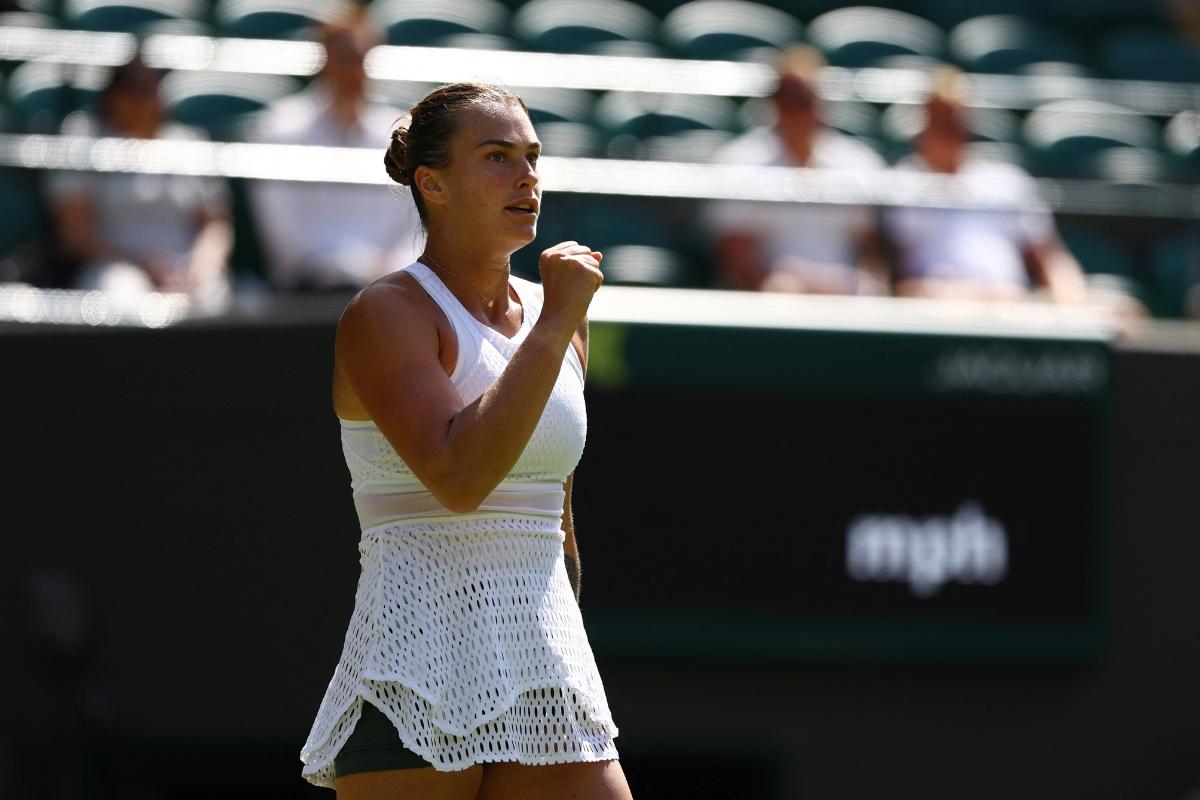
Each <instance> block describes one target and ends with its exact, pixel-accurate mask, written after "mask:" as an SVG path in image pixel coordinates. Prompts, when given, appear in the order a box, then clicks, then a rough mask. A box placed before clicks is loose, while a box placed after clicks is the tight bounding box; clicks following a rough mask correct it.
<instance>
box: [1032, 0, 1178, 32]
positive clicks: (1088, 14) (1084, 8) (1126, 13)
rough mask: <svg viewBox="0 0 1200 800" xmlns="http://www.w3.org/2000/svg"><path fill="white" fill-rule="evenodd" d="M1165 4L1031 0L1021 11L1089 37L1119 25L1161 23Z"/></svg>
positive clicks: (1156, 1) (1127, 0)
mask: <svg viewBox="0 0 1200 800" xmlns="http://www.w3.org/2000/svg"><path fill="white" fill-rule="evenodd" d="M1166 6H1167V3H1165V2H1161V1H1160V0H1152V1H1148V2H1140V1H1139V0H1051V1H1050V2H1043V1H1042V0H1033V2H1031V3H1030V4H1029V7H1028V8H1026V9H1025V11H1024V12H1022V13H1023V14H1025V15H1026V16H1030V17H1036V18H1038V19H1042V20H1045V21H1047V22H1050V23H1052V24H1054V25H1057V26H1059V27H1060V28H1062V29H1063V30H1068V31H1071V32H1072V33H1074V34H1075V35H1077V36H1080V37H1087V38H1089V39H1090V38H1094V37H1095V36H1096V35H1098V34H1100V33H1103V32H1104V31H1111V30H1115V29H1118V28H1130V27H1137V26H1140V25H1163V24H1165V23H1167V21H1168V19H1167V13H1166Z"/></svg>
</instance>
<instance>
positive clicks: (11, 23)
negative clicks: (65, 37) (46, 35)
mask: <svg viewBox="0 0 1200 800" xmlns="http://www.w3.org/2000/svg"><path fill="white" fill-rule="evenodd" d="M0 27H5V28H57V27H58V18H57V17H55V16H54V15H52V14H41V13H38V12H35V11H5V12H3V13H0Z"/></svg>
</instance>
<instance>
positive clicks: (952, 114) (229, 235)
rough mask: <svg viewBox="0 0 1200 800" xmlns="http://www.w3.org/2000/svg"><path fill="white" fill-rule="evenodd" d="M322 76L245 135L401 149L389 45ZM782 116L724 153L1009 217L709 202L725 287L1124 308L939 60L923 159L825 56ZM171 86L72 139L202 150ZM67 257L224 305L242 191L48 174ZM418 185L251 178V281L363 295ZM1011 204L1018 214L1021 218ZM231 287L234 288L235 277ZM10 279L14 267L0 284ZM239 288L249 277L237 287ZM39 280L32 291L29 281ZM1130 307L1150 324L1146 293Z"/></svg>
mask: <svg viewBox="0 0 1200 800" xmlns="http://www.w3.org/2000/svg"><path fill="white" fill-rule="evenodd" d="M316 38H317V39H318V40H319V41H320V43H321V45H322V48H323V51H324V55H325V60H324V65H323V67H322V68H321V70H320V73H319V75H318V76H317V78H316V79H315V80H314V81H313V82H312V83H311V84H310V85H309V86H308V88H306V89H304V90H303V91H301V92H299V93H297V94H294V95H290V96H287V97H285V98H283V99H281V100H277V101H275V102H274V103H273V104H271V105H270V106H269V107H268V108H266V109H265V110H264V111H263V112H262V113H260V114H258V115H257V116H256V122H255V124H254V126H253V129H252V130H250V131H249V132H248V133H247V135H246V138H247V139H248V140H250V141H255V142H262V143H277V144H288V145H320V146H333V147H354V148H375V149H378V150H379V151H380V152H382V151H383V149H384V148H385V147H386V145H387V142H388V138H389V134H390V131H391V130H392V129H393V128H394V127H395V126H396V125H397V124H399V123H401V122H402V121H403V118H404V115H405V110H404V109H402V108H396V107H392V106H389V105H386V104H381V103H379V102H375V101H373V100H371V99H369V98H368V94H367V91H366V87H367V76H366V72H365V69H364V60H365V57H366V55H367V53H368V51H369V50H370V49H371V48H372V47H373V46H374V45H376V44H377V43H379V42H380V37H379V35H378V32H377V31H375V30H373V29H372V28H371V26H370V25H369V24H368V22H367V19H366V17H365V16H363V15H362V14H358V15H356V16H354V17H353V18H350V19H345V20H342V21H340V22H338V23H336V24H328V25H325V26H323V27H322V28H321V29H320V30H319V31H318V32H317V35H316ZM776 66H777V77H778V79H777V82H776V85H775V87H774V90H773V92H772V93H771V94H770V96H769V98H768V99H769V103H768V104H767V106H768V111H769V113H768V119H766V120H764V121H763V122H762V123H761V124H760V125H758V126H757V127H755V128H753V129H751V130H749V131H748V132H746V133H744V134H742V135H739V136H737V137H736V138H735V139H733V140H732V141H730V142H728V143H727V144H725V145H724V146H722V147H721V148H720V149H719V150H718V151H717V152H716V155H715V157H714V159H713V160H714V162H716V163H720V164H723V165H743V166H746V167H801V168H816V169H820V170H827V171H830V172H829V174H837V172H838V171H843V172H844V174H846V175H847V177H848V179H850V178H853V179H854V180H856V181H859V182H861V181H862V180H863V179H864V176H866V178H867V179H868V180H871V181H888V180H900V179H902V178H903V177H904V176H906V175H913V174H925V175H932V176H942V177H946V178H952V179H954V180H955V181H957V182H958V184H959V185H960V186H961V188H962V189H963V190H964V191H966V192H967V193H968V194H971V193H983V194H986V195H987V196H988V197H990V198H992V199H994V200H996V201H997V203H998V204H999V205H1001V206H1006V208H962V207H960V208H953V207H941V208H938V207H922V206H911V207H910V206H904V207H901V206H884V207H876V206H863V205H853V204H846V203H829V204H814V203H806V204H791V203H779V202H755V201H737V200H720V201H713V202H710V203H708V204H707V205H705V206H703V207H702V208H701V210H700V212H699V218H698V222H699V228H700V229H701V230H704V231H706V233H707V235H708V236H709V238H710V241H709V242H707V243H706V246H707V247H708V248H709V251H710V255H711V258H710V260H711V264H712V277H711V285H712V286H713V287H715V288H725V289H736V290H749V291H772V292H792V293H806V294H822V295H831V294H832V295H873V296H887V295H894V296H905V297H927V298H972V299H1002V300H1014V299H1036V300H1040V301H1047V302H1054V303H1088V302H1101V301H1102V302H1107V303H1111V302H1113V297H1112V295H1111V294H1107V295H1104V296H1103V297H1100V296H1099V295H1098V294H1097V293H1096V292H1095V291H1094V290H1093V287H1092V286H1091V285H1090V283H1089V280H1088V275H1087V273H1086V272H1085V270H1084V269H1083V267H1081V265H1080V263H1079V262H1078V261H1077V260H1076V258H1075V257H1074V256H1073V255H1072V252H1071V250H1070V249H1069V248H1068V247H1066V246H1064V244H1063V241H1062V239H1061V238H1060V236H1059V234H1058V231H1057V227H1056V221H1055V218H1054V216H1053V215H1052V214H1051V213H1050V211H1049V210H1047V209H1046V208H1045V207H1044V205H1043V204H1042V203H1041V202H1040V200H1039V198H1038V192H1037V187H1036V185H1035V182H1034V180H1033V179H1032V177H1031V176H1030V175H1029V174H1028V173H1027V172H1025V171H1024V170H1023V169H1022V168H1021V167H1019V166H1017V165H1016V164H1013V163H1010V162H1005V161H998V160H989V159H986V158H981V157H980V156H979V155H978V153H977V152H974V151H972V149H971V148H970V144H971V140H972V129H971V125H970V124H969V114H970V109H971V104H970V97H969V82H968V81H967V79H966V77H967V76H966V75H965V74H963V73H962V72H960V71H958V69H957V68H954V67H949V66H946V67H940V68H936V69H935V70H934V72H933V74H932V76H931V82H930V83H931V86H932V89H931V91H930V92H929V94H928V97H927V98H926V99H925V101H924V103H923V105H922V106H921V108H920V112H921V125H920V132H919V133H918V134H917V135H916V136H915V137H914V139H913V140H912V148H911V152H910V153H909V154H908V155H906V156H904V157H902V158H900V159H899V160H897V161H895V163H888V161H886V160H885V159H884V158H882V157H881V156H880V155H879V154H878V153H877V152H876V151H875V150H874V149H872V148H871V147H870V146H868V145H867V144H865V143H863V142H862V141H858V140H856V139H855V138H854V137H851V136H847V135H845V134H842V133H839V132H838V131H837V130H836V129H834V128H833V127H832V126H830V125H828V124H826V121H825V118H824V116H823V108H822V98H821V92H820V89H819V83H820V75H821V71H822V70H823V69H824V68H825V67H826V64H825V62H824V60H823V58H822V56H821V54H820V52H819V51H817V50H816V49H815V48H812V47H809V46H805V45H796V46H794V47H792V48H789V49H786V50H784V51H782V52H781V53H780V54H779V58H778V61H777V62H776ZM162 78H163V75H162V73H161V72H160V71H158V70H156V69H153V68H151V67H150V66H148V65H147V64H146V63H145V62H144V61H143V60H142V59H141V58H140V57H137V56H135V57H134V58H133V59H132V60H131V61H129V62H128V63H126V64H124V65H122V66H120V67H117V68H115V69H113V70H112V72H111V76H110V78H109V80H108V82H107V84H106V85H105V86H104V87H103V89H102V91H101V92H100V96H99V99H98V102H97V103H96V105H95V108H94V110H93V111H90V112H75V113H73V114H72V115H70V116H69V117H67V119H66V120H65V122H64V123H63V125H62V132H63V133H65V134H73V135H83V136H117V137H131V138H139V139H161V140H177V141H196V140H201V139H204V138H205V137H206V134H205V132H204V131H202V130H201V129H199V128H195V127H189V126H186V125H182V124H180V123H178V122H175V121H172V120H171V119H169V118H168V116H167V114H166V113H165V112H164V102H163V98H162V92H161V82H162ZM43 184H44V188H43V192H42V195H43V197H44V198H45V199H46V202H47V205H48V210H49V217H50V221H51V228H52V237H51V238H52V239H53V242H54V252H53V253H52V254H51V258H50V261H52V262H53V269H52V270H50V273H51V274H52V277H51V278H50V279H49V280H46V281H44V283H45V284H47V285H58V286H65V287H70V288H79V289H101V290H105V291H107V292H110V293H113V294H114V295H126V296H130V297H137V296H138V295H140V294H143V293H146V292H153V291H160V292H183V293H187V294H188V295H189V296H190V297H191V299H192V302H193V306H194V308H196V309H197V310H200V311H205V310H209V311H212V312H214V313H215V312H219V311H220V310H221V309H223V308H226V307H227V306H228V304H229V302H230V299H231V297H233V296H234V295H236V294H237V293H238V292H239V291H241V290H242V289H243V288H245V287H244V285H243V284H244V278H243V277H242V276H235V275H233V274H232V270H231V269H230V258H231V253H232V252H233V250H234V247H235V244H236V243H235V236H234V230H235V226H234V224H233V222H232V215H233V210H232V201H231V190H230V186H229V185H227V183H226V182H225V181H223V180H220V179H215V178H209V177H198V176H192V175H151V174H128V173H116V172H101V171H94V172H66V171H61V172H57V173H47V174H46V177H45V178H44V181H43ZM407 191H408V190H407V189H402V188H400V187H390V186H383V185H368V184H351V183H336V184H335V183H313V182H301V181H267V180H259V181H253V182H250V183H249V184H248V189H247V192H248V198H247V203H248V206H249V208H250V209H251V210H252V212H253V213H252V219H253V224H254V227H255V231H254V233H255V236H256V239H257V241H258V243H259V246H260V248H261V259H262V268H261V271H260V274H259V275H258V276H257V277H256V278H255V283H254V286H253V288H254V289H255V290H256V291H259V292H268V293H273V294H296V293H315V292H353V291H354V290H356V289H357V288H359V287H362V286H364V285H365V284H367V283H369V282H370V281H372V280H374V279H375V278H377V277H379V276H381V275H383V274H386V273H387V272H390V271H392V270H394V269H396V268H398V267H401V266H403V265H406V264H408V263H410V262H411V261H412V260H414V259H415V258H416V256H417V255H418V254H419V253H420V252H421V249H422V243H423V231H422V230H421V226H420V222H419V219H418V217H417V214H416V212H415V208H414V206H413V204H412V202H411V201H410V199H409V198H408V197H406V196H405V194H406V193H407ZM1014 209H1015V210H1014ZM235 278H236V280H235ZM2 279H4V276H3V275H0V280H2ZM239 281H242V283H239ZM31 282H34V283H37V280H36V279H34V280H33V281H31ZM1116 303H1117V306H1118V308H1119V310H1120V311H1122V312H1123V313H1128V314H1132V315H1134V316H1139V315H1145V314H1147V312H1146V310H1145V309H1144V308H1142V307H1141V306H1140V305H1139V303H1138V301H1137V300H1136V299H1135V298H1134V296H1133V295H1131V294H1120V295H1119V296H1118V297H1117V299H1116Z"/></svg>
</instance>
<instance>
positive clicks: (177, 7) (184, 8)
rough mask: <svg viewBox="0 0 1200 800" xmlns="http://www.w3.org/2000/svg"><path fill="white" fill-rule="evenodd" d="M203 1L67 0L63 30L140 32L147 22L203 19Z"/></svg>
mask: <svg viewBox="0 0 1200 800" xmlns="http://www.w3.org/2000/svg"><path fill="white" fill-rule="evenodd" d="M206 12H207V8H206V5H205V3H204V2H203V0H64V2H63V23H64V27H68V28H75V29H79V30H88V31H127V32H138V31H140V29H141V28H142V27H143V26H144V25H146V24H147V23H152V22H161V21H163V20H171V19H202V18H203V17H204V15H205V13H206Z"/></svg>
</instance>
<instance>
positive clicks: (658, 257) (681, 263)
mask: <svg viewBox="0 0 1200 800" xmlns="http://www.w3.org/2000/svg"><path fill="white" fill-rule="evenodd" d="M698 273H699V269H698V268H697V267H696V265H695V264H693V263H691V260H690V259H688V258H687V257H686V256H685V255H683V254H682V253H680V252H679V251H678V250H673V249H671V248H668V247H653V246H651V245H644V244H622V245H614V246H611V247H609V248H607V249H606V250H604V282H605V283H607V284H611V285H615V286H657V287H666V288H684V287H694V286H697V285H698V283H697V280H696V276H697V275H698Z"/></svg>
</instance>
